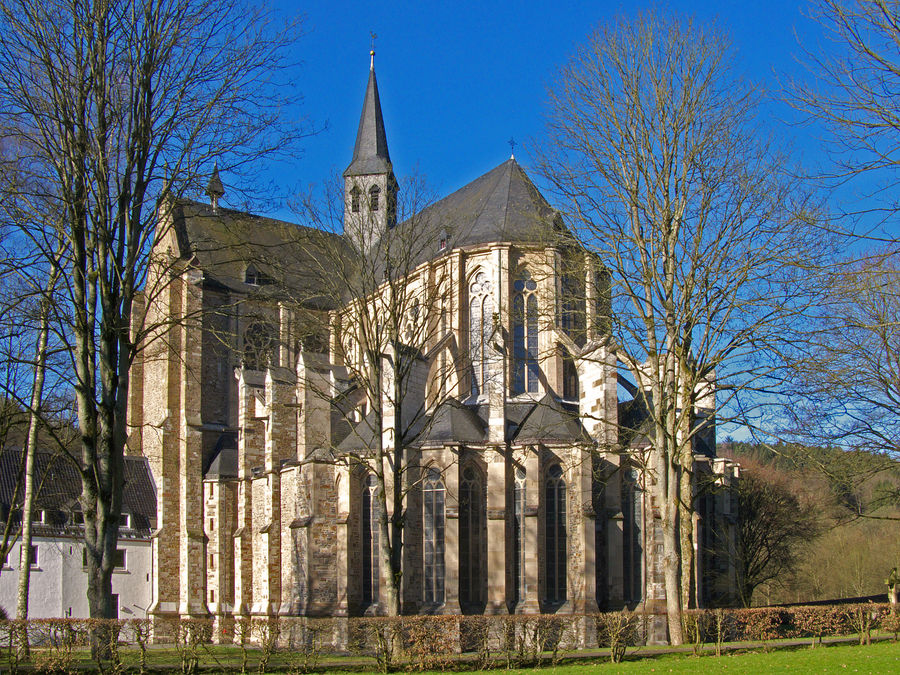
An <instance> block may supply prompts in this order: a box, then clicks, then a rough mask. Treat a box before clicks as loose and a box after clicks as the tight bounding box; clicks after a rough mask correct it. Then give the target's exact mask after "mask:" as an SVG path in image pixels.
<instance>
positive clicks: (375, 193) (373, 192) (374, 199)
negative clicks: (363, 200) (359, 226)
mask: <svg viewBox="0 0 900 675" xmlns="http://www.w3.org/2000/svg"><path fill="white" fill-rule="evenodd" d="M380 198H381V188H380V187H378V186H377V185H373V186H372V187H370V188H369V211H377V210H378V208H379V204H378V202H379V200H380Z"/></svg>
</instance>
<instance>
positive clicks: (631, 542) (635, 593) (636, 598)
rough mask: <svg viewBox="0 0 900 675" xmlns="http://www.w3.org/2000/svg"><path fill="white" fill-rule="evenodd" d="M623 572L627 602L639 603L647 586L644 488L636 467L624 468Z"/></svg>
mask: <svg viewBox="0 0 900 675" xmlns="http://www.w3.org/2000/svg"><path fill="white" fill-rule="evenodd" d="M622 487H623V489H622V529H623V532H622V538H623V540H624V541H623V546H622V572H623V575H624V581H625V598H624V599H625V602H629V603H638V602H640V601H641V599H642V598H643V595H644V593H643V588H644V583H643V581H644V577H643V574H644V565H643V560H644V543H643V530H644V528H643V517H644V513H643V495H644V493H643V491H642V490H641V484H640V477H639V475H638V471H637V469H635V468H634V467H629V468H627V469H625V473H624V475H623V477H622Z"/></svg>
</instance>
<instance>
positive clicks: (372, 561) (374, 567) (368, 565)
mask: <svg viewBox="0 0 900 675" xmlns="http://www.w3.org/2000/svg"><path fill="white" fill-rule="evenodd" d="M380 513H381V511H380V508H379V506H378V483H377V481H376V480H375V476H374V475H372V474H369V475H368V476H367V477H366V480H365V483H364V484H363V489H362V604H363V607H369V606H371V605H374V604H377V603H378V591H379V572H380V569H381V568H380V566H379V564H378V560H379V556H378V541H379V539H378V517H379V514H380Z"/></svg>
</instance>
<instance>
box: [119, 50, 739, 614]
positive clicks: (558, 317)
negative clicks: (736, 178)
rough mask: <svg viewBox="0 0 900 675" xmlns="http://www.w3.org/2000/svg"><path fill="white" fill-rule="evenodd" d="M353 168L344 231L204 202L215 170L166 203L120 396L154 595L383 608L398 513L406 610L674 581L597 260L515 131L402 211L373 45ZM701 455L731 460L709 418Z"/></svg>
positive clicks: (263, 609) (175, 607) (560, 598)
mask: <svg viewBox="0 0 900 675" xmlns="http://www.w3.org/2000/svg"><path fill="white" fill-rule="evenodd" d="M343 179H344V195H343V202H342V204H343V206H342V211H343V214H342V215H341V217H340V218H341V219H342V228H334V230H333V231H331V232H326V231H324V230H323V229H322V228H318V229H316V228H308V227H303V226H298V225H293V224H291V223H286V222H280V221H275V220H272V219H268V218H263V217H258V216H254V215H251V214H248V213H242V212H238V211H233V210H230V209H225V208H221V207H219V205H218V200H219V197H221V196H222V195H223V193H224V187H223V185H222V183H221V181H220V180H219V178H218V172H216V173H215V174H214V176H213V179H212V180H211V181H210V186H209V191H208V193H209V196H210V202H209V203H206V202H202V203H201V202H196V201H190V200H170V201H169V202H165V203H163V204H162V205H161V206H160V216H159V217H160V227H161V228H162V230H161V232H163V234H161V236H160V237H159V238H158V244H157V258H156V259H157V260H159V261H161V262H160V263H159V265H157V267H156V269H155V271H154V272H153V274H155V275H156V276H155V278H154V280H155V281H159V279H160V278H162V277H165V283H162V284H157V287H158V288H160V289H161V290H160V291H159V292H157V293H155V294H154V296H153V297H152V298H151V297H148V298H146V300H145V305H144V307H143V311H145V312H146V316H147V318H148V324H151V325H154V326H158V328H156V329H155V332H153V333H151V334H150V335H148V336H147V338H146V340H145V341H146V345H145V347H144V349H143V352H142V356H141V358H140V360H139V361H138V362H137V363H136V365H135V369H134V371H133V372H134V376H133V386H132V390H131V392H130V406H129V416H130V424H131V429H132V434H131V437H130V439H129V452H131V453H132V454H141V455H144V456H146V457H147V458H148V460H149V462H150V466H151V469H152V472H153V476H154V479H155V481H156V489H157V496H158V518H159V519H158V523H159V529H158V530H157V532H156V533H155V535H154V542H153V556H154V564H153V569H154V570H155V573H154V574H153V575H152V576H153V589H152V594H153V605H152V607H151V610H150V613H151V615H153V616H157V617H190V616H210V615H211V616H213V617H216V618H217V619H219V620H221V621H227V620H229V619H231V618H233V617H237V616H271V615H289V616H360V615H371V614H379V613H382V612H383V611H384V602H385V589H386V583H387V581H388V576H387V575H388V574H389V570H387V569H385V566H384V565H383V564H382V562H381V561H382V560H383V559H384V558H383V557H382V556H381V551H380V549H379V547H380V546H381V544H382V543H383V542H382V540H383V538H384V535H385V532H388V535H389V536H390V537H391V538H392V539H394V540H395V541H394V543H395V544H400V545H397V546H395V550H396V555H397V560H396V564H397V565H398V566H399V568H400V569H402V575H400V577H399V579H400V581H399V604H400V608H401V611H402V612H403V613H404V614H416V613H434V614H447V613H463V614H498V613H538V612H545V613H548V612H554V613H588V612H596V611H599V610H604V609H620V608H623V607H629V608H646V609H648V610H650V611H653V610H654V608H661V607H663V606H664V584H663V578H662V565H661V559H660V554H659V551H660V548H661V547H660V544H659V541H660V534H659V531H658V524H657V522H656V518H655V514H656V513H657V505H656V504H654V503H653V501H652V499H651V497H650V494H649V491H648V490H647V484H648V482H649V481H651V480H652V476H651V475H650V473H649V472H648V471H645V468H644V463H643V461H642V456H643V452H644V451H645V449H646V446H647V444H648V441H647V439H646V437H645V436H643V435H642V434H641V433H640V428H641V424H640V405H638V404H637V403H636V401H638V400H639V396H638V397H635V398H633V399H632V400H625V399H628V396H626V395H625V394H626V393H627V390H628V389H629V385H628V382H627V381H625V380H623V378H622V377H621V376H620V374H619V368H618V365H617V359H616V354H615V352H614V350H613V347H612V345H611V343H610V341H609V340H608V333H609V328H608V325H609V324H608V321H609V319H608V314H609V312H608V310H607V304H608V303H607V300H606V299H605V298H607V297H608V293H607V292H606V290H605V289H606V287H607V284H608V280H607V278H606V276H605V274H604V272H603V270H602V267H601V265H600V264H599V262H598V261H596V260H594V259H593V258H592V257H591V256H590V254H588V253H585V252H583V251H582V252H579V251H578V249H577V246H575V245H574V244H573V241H572V238H571V237H570V236H569V235H568V233H567V230H566V227H565V224H564V222H563V219H562V218H561V216H560V214H559V213H558V212H557V211H555V210H554V209H553V208H552V207H551V206H550V205H549V204H548V203H547V201H546V200H545V199H544V197H543V196H542V195H541V194H540V192H539V191H538V190H537V189H536V188H535V186H534V185H533V184H532V182H531V181H530V180H529V178H528V176H527V175H526V173H525V172H524V171H523V169H522V167H521V166H519V164H518V163H517V162H516V160H515V159H514V158H513V157H511V158H510V159H509V160H507V161H505V162H503V163H502V164H500V165H499V166H497V167H496V168H494V169H493V170H491V171H489V172H488V173H486V174H484V175H483V176H481V177H480V178H477V179H476V180H474V181H473V182H471V183H470V184H468V185H466V186H465V187H463V188H461V189H459V190H458V191H456V192H454V193H453V194H451V195H449V196H447V197H445V198H444V199H442V200H440V201H437V202H435V203H433V204H430V205H428V206H427V207H425V208H422V209H421V210H419V211H412V212H411V213H410V214H409V215H408V216H403V215H402V213H401V212H402V210H403V208H402V201H403V196H404V195H403V189H404V188H403V187H401V186H400V185H398V181H397V180H396V179H395V177H394V173H393V168H392V164H391V160H390V155H389V152H388V144H387V135H386V133H385V128H384V123H383V120H382V114H381V104H380V101H379V94H378V87H377V83H376V78H375V70H374V66H373V67H372V68H371V69H370V72H369V80H368V85H367V88H366V93H365V98H364V102H363V110H362V116H361V119H360V123H359V129H358V133H357V138H356V143H355V146H354V149H353V157H352V161H351V162H350V164H349V166H348V168H347V169H346V171H345V172H344V175H343ZM404 237H406V239H404ZM338 256H341V257H338ZM359 261H362V262H361V263H360V262H359ZM344 263H346V264H344ZM367 279H369V280H370V281H371V287H370V288H368V289H367V288H366V280H367ZM336 280H342V282H343V287H342V288H338V286H337V281H336ZM354 289H357V294H356V295H355V296H354V292H353V290H354ZM397 303H402V307H400V308H398V305H397ZM370 304H371V305H373V306H375V309H374V310H373V311H371V312H369V311H368V310H367V309H366V308H367V307H369V305H370ZM364 315H366V316H368V317H369V319H368V320H367V321H364V320H363V316H364ZM316 321H318V322H317V323H316ZM313 324H315V326H317V328H314V329H309V326H310V325H313ZM390 326H395V328H393V329H392V328H390ZM382 334H384V335H386V336H387V337H385V338H384V340H383V343H382V342H380V340H381V338H380V336H381V335H382ZM404 364H407V365H404ZM409 364H411V365H409ZM373 371H377V377H374V378H373V377H372V373H373ZM401 371H403V372H401ZM402 378H405V379H403V382H404V385H403V386H399V384H398V382H400V380H401V379H402ZM373 383H374V384H373ZM634 393H635V392H633V391H632V394H634ZM626 429H627V432H626ZM401 439H402V444H403V448H402V452H392V451H393V450H394V449H395V448H397V447H398V444H399V443H401ZM379 453H380V454H379ZM375 462H378V465H376V464H375ZM398 463H402V464H403V466H402V469H403V470H402V471H400V470H399V468H398V466H397V465H398ZM695 463H696V466H697V471H696V472H695V474H696V475H697V476H700V475H706V476H708V477H709V478H710V479H711V481H712V482H713V483H715V484H718V485H724V486H727V485H728V484H729V483H730V482H731V480H732V479H733V478H734V477H735V476H736V473H737V469H736V467H735V466H734V465H733V464H732V463H730V462H728V461H727V460H723V459H719V458H716V457H715V439H714V438H705V439H701V440H700V441H698V444H697V447H696V449H695ZM397 481H400V482H402V485H400V486H399V487H397ZM395 488H397V489H395ZM385 490H386V491H388V492H389V493H390V494H389V495H388V496H387V497H385V498H381V491H385ZM398 500H399V501H398ZM697 506H698V507H697V510H696V515H695V523H696V533H697V534H696V538H695V541H696V545H697V550H698V553H699V554H698V557H697V560H698V564H697V566H696V567H697V569H696V581H697V588H698V589H699V592H698V597H699V598H700V602H701V603H709V604H713V603H716V602H721V601H723V598H724V596H723V595H722V594H723V593H725V592H727V588H728V586H729V583H728V581H727V579H728V578H729V574H730V572H729V565H730V563H729V562H728V559H727V556H723V555H720V553H721V550H720V549H721V548H722V546H721V542H722V541H724V538H723V532H724V533H727V530H728V528H729V527H733V526H734V525H733V524H734V515H735V514H734V513H733V512H732V509H733V505H732V500H731V499H730V497H729V491H728V490H720V491H714V490H713V491H708V493H707V494H705V495H704V496H702V498H701V497H699V496H698V499H697ZM398 508H399V509H401V510H402V513H396V510H397V509H398ZM385 509H386V510H387V511H389V514H388V515H389V518H388V522H389V523H391V525H392V527H393V526H395V525H396V527H395V528H394V529H390V530H385V529H383V528H382V527H381V524H382V522H383V519H382V517H381V516H382V512H383V510H385ZM395 516H398V517H395ZM397 537H399V538H400V540H402V543H401V542H399V541H397V540H396V538H397ZM725 538H727V537H725ZM717 542H719V543H717ZM723 579H725V580H726V581H724V582H723Z"/></svg>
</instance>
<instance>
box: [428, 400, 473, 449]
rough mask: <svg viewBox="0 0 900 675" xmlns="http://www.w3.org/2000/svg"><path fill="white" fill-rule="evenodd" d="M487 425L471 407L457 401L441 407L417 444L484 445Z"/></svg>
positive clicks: (430, 419) (430, 420)
mask: <svg viewBox="0 0 900 675" xmlns="http://www.w3.org/2000/svg"><path fill="white" fill-rule="evenodd" d="M484 440H485V423H484V420H482V419H481V418H480V417H479V416H478V414H477V413H476V412H475V411H473V410H472V409H471V408H470V407H468V406H465V405H463V404H462V403H460V402H459V401H457V400H455V399H448V400H447V401H446V402H445V403H444V404H443V405H441V406H439V407H438V409H437V411H436V412H435V413H434V416H433V417H431V418H429V419H428V420H427V422H426V424H425V427H424V430H423V433H422V435H421V437H419V438H418V439H416V442H417V444H422V445H425V444H432V443H433V444H445V443H475V444H477V443H484Z"/></svg>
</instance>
